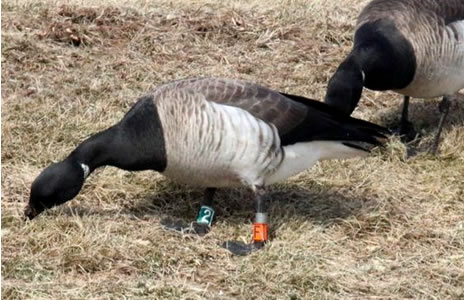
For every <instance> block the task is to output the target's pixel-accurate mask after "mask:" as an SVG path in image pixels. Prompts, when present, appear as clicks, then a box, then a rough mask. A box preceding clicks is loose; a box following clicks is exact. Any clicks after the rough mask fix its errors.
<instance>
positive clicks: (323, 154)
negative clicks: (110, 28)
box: [266, 141, 368, 184]
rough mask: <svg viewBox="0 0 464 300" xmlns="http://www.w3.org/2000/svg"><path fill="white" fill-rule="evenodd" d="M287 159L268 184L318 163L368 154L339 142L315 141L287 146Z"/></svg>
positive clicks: (269, 178) (267, 179) (285, 148)
mask: <svg viewBox="0 0 464 300" xmlns="http://www.w3.org/2000/svg"><path fill="white" fill-rule="evenodd" d="M283 150H284V151H285V158H284V160H283V161H282V164H281V165H280V166H279V168H278V169H277V170H276V172H275V173H274V174H272V175H271V176H269V177H268V178H266V184H272V183H275V182H279V181H283V180H285V179H287V178H289V177H291V176H294V175H296V174H298V173H300V172H303V171H304V170H307V169H309V168H311V167H312V166H313V165H314V164H315V163H316V162H317V161H319V160H325V159H346V158H353V157H357V156H366V155H367V154H368V152H366V151H363V150H361V149H356V148H353V147H349V146H346V145H344V144H343V142H339V141H313V142H306V143H297V144H294V145H290V146H285V147H284V149H283Z"/></svg>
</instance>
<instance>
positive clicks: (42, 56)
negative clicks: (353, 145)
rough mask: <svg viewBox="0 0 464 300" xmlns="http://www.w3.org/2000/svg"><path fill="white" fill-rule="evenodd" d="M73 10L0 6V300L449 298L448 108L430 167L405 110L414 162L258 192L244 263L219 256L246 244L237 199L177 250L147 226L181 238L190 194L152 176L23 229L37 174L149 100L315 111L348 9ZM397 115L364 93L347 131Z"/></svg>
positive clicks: (392, 152)
mask: <svg viewBox="0 0 464 300" xmlns="http://www.w3.org/2000/svg"><path fill="white" fill-rule="evenodd" d="M72 3H74V4H72ZM72 3H71V4H68V5H66V6H62V5H61V4H60V3H59V1H47V2H46V3H37V2H35V1H32V0H19V1H3V2H2V162H3V164H2V190H3V194H2V205H1V207H2V223H1V225H2V283H3V286H2V288H3V289H2V298H4V299H144V298H147V299H156V298H158V299H166V298H168V299H169V298H171V299H177V298H184V299H203V298H207V299H210V298H221V299H222V298H224V299H232V298H239V299H302V298H306V299H308V298H315V299H367V298H368V299H404V298H417V299H462V298H463V297H464V200H463V198H464V182H463V176H464V129H463V121H464V117H463V116H464V103H463V102H462V101H461V103H455V104H454V106H453V111H452V113H451V115H450V118H449V122H448V124H447V126H446V128H445V131H444V135H443V137H444V140H443V143H442V145H441V149H440V150H441V153H440V155H439V156H438V157H436V158H435V157H430V156H428V155H425V154H423V150H424V149H426V148H427V147H428V146H430V142H431V139H432V137H433V134H434V132H435V131H434V130H435V129H436V124H437V122H438V116H437V108H436V104H437V103H438V101H437V100H429V101H427V102H424V101H420V100H415V101H414V102H413V105H412V108H411V110H412V112H413V113H412V114H411V115H412V119H413V120H414V122H415V124H416V126H417V129H419V131H420V132H421V134H422V138H421V139H420V141H418V142H416V143H414V144H413V145H412V147H414V148H415V149H417V150H418V151H419V154H418V155H416V156H414V157H411V158H409V159H406V152H407V151H406V147H405V146H404V145H403V144H401V143H400V142H399V141H398V140H397V139H395V138H394V139H392V140H391V141H390V142H389V144H388V145H387V147H386V148H385V149H384V150H382V151H378V152H377V153H374V154H373V155H372V156H371V157H369V158H367V159H364V160H351V161H342V162H339V161H331V162H324V163H321V164H318V165H317V166H315V167H314V168H313V169H312V170H310V171H309V172H307V173H305V174H301V175H299V176H297V177H295V178H293V179H291V180H290V181H289V182H288V183H285V184H280V185H276V186H273V187H272V189H271V196H272V199H273V201H272V205H271V217H272V219H271V226H272V229H273V230H274V232H273V240H272V242H271V243H270V244H269V246H268V247H267V248H266V249H265V250H264V251H261V252H259V253H256V254H253V255H251V256H249V257H245V258H242V257H233V256H230V255H229V254H228V253H227V252H226V251H225V250H223V249H221V248H220V247H219V246H218V245H219V244H220V243H221V242H222V241H224V240H228V239H237V238H238V239H244V240H248V239H249V238H250V230H251V225H250V224H251V218H252V217H253V213H254V212H253V203H252V199H251V197H250V195H249V193H248V192H247V191H245V190H232V191H223V192H221V193H219V195H218V198H217V204H216V210H217V216H218V217H217V222H216V223H215V224H214V227H213V230H212V232H211V233H210V234H208V235H207V236H206V237H204V238H197V237H190V236H180V235H178V234H175V233H171V232H166V231H164V230H163V229H162V228H161V226H160V219H162V218H163V217H165V216H171V217H178V218H182V219H184V220H185V221H190V220H193V219H194V217H195V215H196V210H197V207H198V204H199V201H200V200H201V195H202V193H201V191H198V190H194V189H190V188H188V187H184V186H178V185H174V184H173V183H171V182H169V181H168V180H166V179H164V178H162V177H161V176H159V175H157V174H155V173H153V172H140V173H128V172H124V171H120V170H116V169H112V168H106V169H102V170H98V171H97V172H96V174H93V175H92V176H91V178H90V179H89V180H88V182H87V183H86V185H85V187H84V189H83V191H82V192H81V194H80V195H79V196H78V197H77V198H76V199H75V200H73V201H71V202H70V203H69V204H66V205H64V206H62V207H59V208H57V209H54V210H52V211H50V212H48V213H46V214H44V215H42V216H40V217H39V218H37V219H36V220H34V221H32V222H25V221H24V220H23V219H22V213H23V209H24V206H25V203H26V201H27V199H28V194H29V187H30V184H31V182H32V180H33V179H34V177H35V176H37V175H38V173H39V172H40V170H41V169H42V168H44V167H45V166H47V165H48V164H49V163H51V162H52V161H57V160H60V159H62V158H64V157H65V156H66V155H67V153H69V152H70V151H71V150H72V149H73V148H74V147H75V146H76V145H77V144H78V143H79V142H80V141H81V140H83V139H84V138H85V137H86V136H88V135H89V134H91V133H93V132H96V131H98V130H100V129H102V128H105V127H107V126H109V125H111V124H113V123H115V122H116V121H117V120H118V119H120V118H121V116H122V115H123V114H124V113H125V111H127V109H128V108H129V107H130V105H131V104H132V103H133V102H134V100H135V99H136V97H138V96H140V95H141V94H143V92H144V91H146V90H148V89H150V88H151V87H153V86H154V85H156V84H159V83H161V82H166V81H168V80H171V79H177V78H183V77H191V76H206V75H210V76H224V77H231V78H241V79H248V80H252V81H256V82H260V83H262V84H265V85H267V86H270V87H272V88H276V89H280V90H283V91H287V92H292V93H296V94H302V95H306V96H311V97H314V98H317V99H321V98H322V97H323V95H324V89H325V87H326V84H327V80H328V78H329V77H330V75H331V74H332V73H333V72H334V70H335V68H336V66H337V64H338V63H339V62H340V61H341V59H342V58H343V56H344V55H345V54H346V53H347V52H348V51H349V49H350V46H351V43H352V33H353V25H354V22H355V18H356V15H357V14H358V12H359V10H360V9H361V7H362V6H363V4H364V3H365V1H354V0H349V1H344V2H343V7H337V6H339V5H340V2H339V1H336V0H327V1H307V2H305V1H290V0H289V1H282V2H280V1H279V2H278V1H275V2H274V1H258V0H248V1H222V2H220V1H218V2H215V1H211V0H201V1H195V2H184V1H158V0H157V1H135V0H133V1H125V2H122V1H116V0H113V1H111V0H103V1H95V0H79V1H77V0H74V1H72ZM400 101H401V97H399V96H397V95H395V94H393V93H374V92H369V91H368V92H365V93H364V95H363V100H362V103H361V105H360V107H359V108H358V110H357V111H356V115H357V116H359V117H363V118H365V119H370V120H374V121H376V122H379V123H382V124H390V123H392V122H394V121H395V120H396V119H397V117H398V110H399V105H400Z"/></svg>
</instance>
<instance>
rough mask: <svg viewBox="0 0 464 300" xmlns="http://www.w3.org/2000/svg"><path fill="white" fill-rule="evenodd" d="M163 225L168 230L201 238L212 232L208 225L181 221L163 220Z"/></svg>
mask: <svg viewBox="0 0 464 300" xmlns="http://www.w3.org/2000/svg"><path fill="white" fill-rule="evenodd" d="M161 225H163V227H164V228H165V229H167V230H172V231H177V232H180V233H185V234H196V235H199V236H204V235H206V234H207V233H208V232H209V231H210V230H211V227H210V226H209V225H208V224H204V223H198V222H192V223H186V222H184V221H181V220H172V219H170V218H166V219H163V220H161Z"/></svg>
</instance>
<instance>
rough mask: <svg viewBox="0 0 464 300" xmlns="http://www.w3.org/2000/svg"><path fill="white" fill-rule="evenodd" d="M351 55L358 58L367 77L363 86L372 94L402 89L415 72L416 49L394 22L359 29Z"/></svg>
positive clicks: (381, 22)
mask: <svg viewBox="0 0 464 300" xmlns="http://www.w3.org/2000/svg"><path fill="white" fill-rule="evenodd" d="M351 55H353V56H355V57H356V58H357V61H358V62H359V64H360V66H361V69H362V70H363V72H364V74H365V80H364V86H365V87H367V88H368V89H371V90H376V91H385V90H399V89H403V88H405V87H406V86H408V84H409V83H411V81H412V80H413V78H414V74H415V72H416V56H415V52H414V48H413V46H412V44H411V43H410V42H409V40H407V39H406V38H405V37H404V35H403V34H402V33H401V32H400V31H399V30H398V28H397V26H396V25H395V24H394V22H393V21H391V20H387V19H382V20H377V21H374V22H369V23H365V24H363V25H362V26H361V27H359V28H358V30H356V33H355V37H354V47H353V51H352V53H351Z"/></svg>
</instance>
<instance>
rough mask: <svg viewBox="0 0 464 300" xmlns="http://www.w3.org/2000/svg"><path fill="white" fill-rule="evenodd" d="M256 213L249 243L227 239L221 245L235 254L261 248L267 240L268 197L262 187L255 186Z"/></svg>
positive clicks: (244, 253) (241, 254)
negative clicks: (251, 238)
mask: <svg viewBox="0 0 464 300" xmlns="http://www.w3.org/2000/svg"><path fill="white" fill-rule="evenodd" d="M254 194H255V202H256V215H255V222H254V223H253V240H252V242H251V244H245V243H243V242H241V241H227V242H225V243H224V244H223V245H222V246H223V247H224V248H226V249H227V250H229V251H230V252H232V254H235V255H240V256H243V255H248V254H250V253H252V252H254V251H256V250H259V249H262V248H263V247H264V245H265V244H266V243H267V242H268V241H269V234H268V228H269V226H268V222H267V204H268V199H267V196H266V191H265V189H264V187H261V186H260V187H255V188H254Z"/></svg>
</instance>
